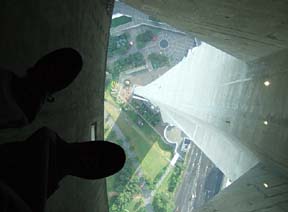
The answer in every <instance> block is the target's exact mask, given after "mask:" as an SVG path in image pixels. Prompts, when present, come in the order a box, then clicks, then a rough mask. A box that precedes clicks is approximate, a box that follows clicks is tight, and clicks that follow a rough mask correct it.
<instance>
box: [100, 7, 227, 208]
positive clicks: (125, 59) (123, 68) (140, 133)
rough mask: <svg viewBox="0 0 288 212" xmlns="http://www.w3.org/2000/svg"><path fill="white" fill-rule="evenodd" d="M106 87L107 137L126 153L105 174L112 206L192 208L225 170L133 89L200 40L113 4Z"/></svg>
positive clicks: (212, 190) (166, 68)
mask: <svg viewBox="0 0 288 212" xmlns="http://www.w3.org/2000/svg"><path fill="white" fill-rule="evenodd" d="M112 18H113V19H112V24H111V29H110V41H109V48H108V61H107V73H106V90H105V117H104V118H105V139H106V140H109V141H112V142H115V143H117V144H119V145H121V146H122V147H123V148H124V149H125V152H126V155H127V161H126V164H125V166H124V168H123V169H122V170H121V171H120V172H119V173H117V174H115V175H114V176H111V177H109V178H108V179H107V186H108V188H107V190H108V199H109V207H110V211H111V212H125V211H130V212H146V211H147V212H153V211H155V212H170V211H171V212H172V211H184V212H186V211H191V210H192V209H193V208H198V207H200V206H202V205H203V204H204V203H205V202H206V201H208V200H209V199H211V198H212V197H213V196H214V195H215V194H217V193H218V192H219V190H220V189H221V187H222V180H223V174H222V173H221V171H220V170H219V169H217V168H216V167H215V165H214V164H213V163H212V162H211V161H210V160H209V159H208V158H207V157H206V156H205V155H204V154H203V153H202V152H201V151H200V149H199V148H197V146H196V145H194V144H193V141H192V140H190V139H189V138H188V137H187V136H186V135H185V133H183V132H182V131H181V130H179V129H178V128H176V127H174V126H170V125H169V123H163V121H162V118H161V111H160V110H159V108H158V107H157V106H155V105H153V104H151V103H150V102H149V100H145V99H141V97H137V96H134V95H133V90H134V88H135V87H137V86H142V85H146V84H149V83H150V82H152V81H154V80H155V79H157V78H159V77H160V76H161V75H163V74H164V73H165V72H167V71H169V69H170V68H171V67H173V66H175V65H176V64H177V63H179V62H180V61H181V60H182V59H183V58H184V57H185V55H186V54H187V52H188V50H189V49H191V48H193V47H194V46H195V45H196V41H195V38H192V37H189V36H187V35H186V34H185V33H183V32H180V31H178V30H177V29H175V28H173V27H170V26H169V25H167V24H164V23H161V22H158V20H156V19H155V18H153V17H150V16H147V15H145V14H143V13H141V12H139V11H137V10H135V9H133V8H131V7H129V6H127V5H125V4H124V3H121V2H115V7H114V12H113V17H112Z"/></svg>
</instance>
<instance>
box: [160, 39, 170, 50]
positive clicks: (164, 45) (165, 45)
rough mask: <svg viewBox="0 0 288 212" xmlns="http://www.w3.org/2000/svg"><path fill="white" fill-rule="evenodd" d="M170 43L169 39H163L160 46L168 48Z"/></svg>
mask: <svg viewBox="0 0 288 212" xmlns="http://www.w3.org/2000/svg"><path fill="white" fill-rule="evenodd" d="M168 45H169V43H168V41H167V40H164V39H163V40H161V41H160V47H161V48H162V49H166V48H167V47H168Z"/></svg>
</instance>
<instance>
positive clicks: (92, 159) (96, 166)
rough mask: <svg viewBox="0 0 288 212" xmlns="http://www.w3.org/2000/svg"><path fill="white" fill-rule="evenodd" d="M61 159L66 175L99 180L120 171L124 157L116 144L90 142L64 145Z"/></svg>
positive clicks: (123, 153)
mask: <svg viewBox="0 0 288 212" xmlns="http://www.w3.org/2000/svg"><path fill="white" fill-rule="evenodd" d="M65 146H66V147H65V148H64V149H63V157H65V158H62V159H63V160H64V161H65V163H64V165H63V166H65V167H63V168H64V170H65V171H66V174H69V175H72V176H77V177H80V178H84V179H100V178H104V177H108V176H111V175H113V174H115V173H117V172H118V171H120V170H121V169H122V167H123V166H124V164H125V160H126V156H125V152H124V150H123V149H122V148H121V147H120V146H119V145H117V144H114V143H111V142H108V141H91V142H83V143H71V144H67V145H65Z"/></svg>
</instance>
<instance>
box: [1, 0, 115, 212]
mask: <svg viewBox="0 0 288 212" xmlns="http://www.w3.org/2000/svg"><path fill="white" fill-rule="evenodd" d="M112 9H113V2H111V1H108V0H107V1H105V0H87V1H80V0H61V1H60V0H55V1H46V0H40V1H36V0H29V1H16V0H12V1H11V0H3V1H1V3H0V27H1V33H0V38H1V39H0V65H1V66H2V67H5V68H10V69H13V71H15V73H17V74H19V75H23V74H25V70H26V69H27V68H28V67H29V66H31V65H32V64H33V63H35V62H36V60H37V59H39V57H40V56H42V55H44V54H46V53H47V52H49V51H51V50H54V49H56V48H60V47H73V48H76V49H78V50H79V52H80V53H81V54H82V55H83V59H84V67H83V71H82V73H80V75H79V77H78V78H77V79H76V80H75V81H74V82H73V83H72V84H71V85H70V86H69V87H68V88H67V89H65V90H63V91H62V92H61V93H59V94H57V95H55V98H56V101H55V102H54V103H47V104H46V105H45V106H44V108H43V109H42V111H41V112H40V114H39V116H38V117H37V119H36V120H35V122H34V123H33V124H32V125H30V126H28V127H25V128H23V129H15V130H1V131H0V140H1V142H9V141H13V140H22V139H24V138H26V136H28V135H29V134H30V133H31V132H33V131H34V130H35V129H37V128H39V127H40V126H43V125H45V126H48V127H50V128H52V129H54V130H56V131H57V132H58V133H59V134H60V135H61V136H62V137H63V138H65V139H67V140H68V141H69V142H76V141H77V142H78V141H81V140H82V141H83V140H89V139H90V125H91V124H92V123H93V122H95V121H97V126H98V130H97V137H98V138H102V137H103V95H104V92H103V89H104V77H105V76H104V73H105V72H104V70H105V65H106V44H107V40H108V35H109V28H108V27H109V23H110V17H111V12H112ZM62 184H63V185H62V186H61V187H60V189H59V190H58V191H57V192H56V194H55V195H54V196H52V197H51V199H50V200H49V201H48V211H53V212H58V211H59V212H63V211H70V212H73V211H75V212H76V211H77V212H79V211H82V212H89V211H107V210H108V209H107V197H106V186H105V180H99V181H85V180H80V179H76V178H72V177H67V178H66V179H64V181H63V182H62Z"/></svg>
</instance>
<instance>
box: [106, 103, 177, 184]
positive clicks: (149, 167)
mask: <svg viewBox="0 0 288 212" xmlns="http://www.w3.org/2000/svg"><path fill="white" fill-rule="evenodd" d="M109 100H110V99H109ZM105 110H106V111H107V112H108V113H109V114H110V115H111V117H112V118H113V119H114V121H116V124H117V125H118V126H119V128H120V129H121V131H122V132H123V134H124V135H125V137H126V138H127V140H128V141H129V144H130V146H131V149H132V150H133V151H134V153H135V154H136V156H137V158H138V161H139V162H140V164H141V166H142V170H143V173H144V175H145V176H147V177H148V178H149V179H152V180H153V179H154V178H155V177H156V175H157V174H158V173H159V171H160V170H161V169H162V168H163V167H165V166H167V165H168V163H169V161H168V160H169V159H171V156H172V154H171V152H170V151H167V150H165V149H163V148H161V145H160V142H162V141H159V139H158V137H159V136H158V135H157V134H156V133H155V132H154V131H153V130H152V129H151V130H150V132H149V133H147V131H148V130H147V128H145V133H144V132H143V131H142V129H141V128H139V127H138V126H137V125H136V124H135V123H134V122H133V121H132V120H131V119H130V116H128V115H127V114H126V113H125V112H124V111H120V110H119V108H117V106H116V105H115V104H113V103H111V102H109V103H108V102H106V103H105ZM107 132H108V131H107Z"/></svg>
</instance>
